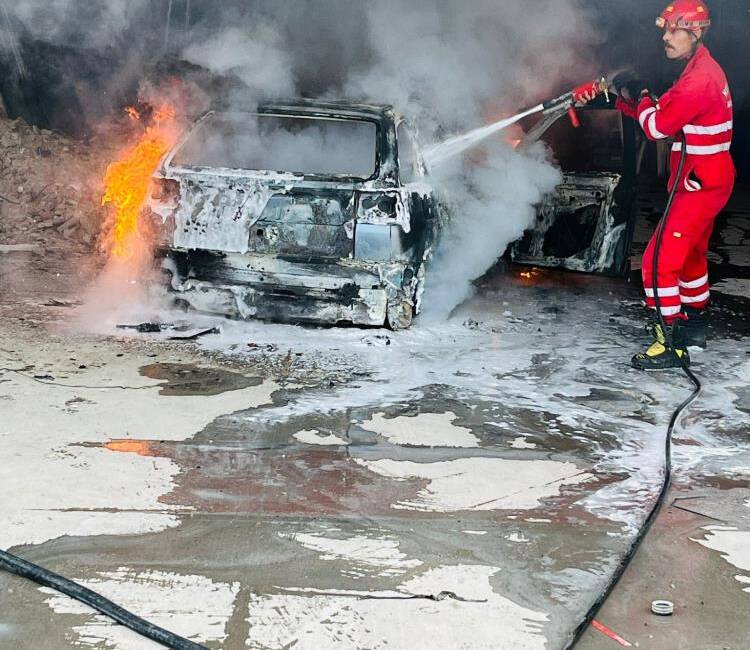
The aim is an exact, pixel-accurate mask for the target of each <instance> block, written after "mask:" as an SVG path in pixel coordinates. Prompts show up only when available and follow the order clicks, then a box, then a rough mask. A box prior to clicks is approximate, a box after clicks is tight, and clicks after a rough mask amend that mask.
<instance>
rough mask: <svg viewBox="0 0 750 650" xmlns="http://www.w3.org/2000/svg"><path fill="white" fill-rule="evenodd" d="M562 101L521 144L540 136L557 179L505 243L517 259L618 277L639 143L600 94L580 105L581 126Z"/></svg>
mask: <svg viewBox="0 0 750 650" xmlns="http://www.w3.org/2000/svg"><path fill="white" fill-rule="evenodd" d="M567 114H568V113H567V106H563V107H562V108H561V109H560V108H558V109H554V110H552V111H550V112H548V113H546V114H545V115H544V116H543V117H542V119H541V120H539V121H538V122H537V123H536V124H534V125H533V126H530V127H529V128H528V131H527V133H526V136H525V137H524V139H523V141H522V143H521V145H520V146H521V147H523V146H524V145H527V144H529V143H533V142H537V141H539V140H542V141H544V142H546V144H547V145H548V147H549V149H550V150H551V152H552V153H553V155H554V157H555V158H556V161H557V164H558V165H559V166H560V168H561V169H562V172H563V181H562V183H560V185H558V186H557V188H556V190H555V192H553V193H552V194H550V195H549V196H547V197H546V198H545V200H544V201H543V203H542V204H541V205H540V206H539V208H538V210H537V217H536V221H535V223H534V224H533V226H532V227H531V228H529V229H528V230H527V231H526V233H525V234H524V237H523V238H522V239H521V240H519V241H518V242H516V243H514V244H513V245H512V246H511V248H510V258H511V259H512V260H513V261H514V262H518V263H520V264H533V265H536V266H547V267H557V268H564V269H568V270H571V271H581V272H585V273H598V274H603V275H613V276H623V275H626V274H627V273H628V271H629V267H630V251H631V246H632V241H633V231H634V228H635V221H636V216H637V214H636V210H637V201H636V185H637V183H636V178H637V160H638V155H637V149H638V146H637V140H636V126H635V122H634V121H633V120H630V119H629V118H624V117H623V116H622V114H621V113H620V112H619V111H618V110H615V109H614V107H613V106H612V105H611V104H609V103H607V102H605V101H604V99H603V98H602V99H600V100H599V101H598V102H597V103H594V104H591V105H589V106H588V107H586V108H584V109H581V110H580V114H579V120H580V128H574V127H573V126H572V125H571V123H570V122H569V121H568V119H567Z"/></svg>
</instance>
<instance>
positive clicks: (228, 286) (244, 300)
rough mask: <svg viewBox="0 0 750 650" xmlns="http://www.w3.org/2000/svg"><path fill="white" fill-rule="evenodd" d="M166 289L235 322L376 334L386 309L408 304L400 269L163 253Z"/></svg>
mask: <svg viewBox="0 0 750 650" xmlns="http://www.w3.org/2000/svg"><path fill="white" fill-rule="evenodd" d="M162 254H163V262H162V267H163V268H164V270H165V271H167V272H168V273H169V276H170V278H169V288H170V291H171V293H172V294H173V296H174V297H175V298H176V299H177V300H179V301H181V302H182V303H183V304H185V305H187V306H189V307H191V308H193V309H195V310H197V311H201V312H207V313H215V314H222V315H227V316H231V317H235V318H245V319H247V318H257V319H261V320H272V321H282V322H310V323H326V324H335V323H341V322H349V323H353V324H355V325H372V326H378V327H380V326H382V325H383V324H384V322H385V320H386V315H387V310H388V305H389V303H393V302H394V301H396V300H403V299H407V296H408V295H410V294H411V287H412V286H413V282H414V273H413V271H412V269H411V268H410V267H409V265H408V264H406V263H403V262H388V263H381V264H376V263H371V262H359V261H355V260H350V259H343V260H327V261H326V260H315V261H303V260H299V259H283V258H280V257H277V256H270V255H269V256H265V255H257V254H239V253H237V254H234V253H230V254H222V253H210V252H205V251H178V250H174V249H169V250H165V251H163V252H162Z"/></svg>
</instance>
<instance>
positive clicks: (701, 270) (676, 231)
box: [642, 185, 732, 323]
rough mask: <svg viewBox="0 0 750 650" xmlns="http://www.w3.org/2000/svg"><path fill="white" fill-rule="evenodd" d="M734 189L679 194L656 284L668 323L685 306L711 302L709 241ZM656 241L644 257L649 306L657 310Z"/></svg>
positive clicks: (703, 305)
mask: <svg viewBox="0 0 750 650" xmlns="http://www.w3.org/2000/svg"><path fill="white" fill-rule="evenodd" d="M731 190H732V187H731V185H730V186H729V187H727V188H726V189H723V190H705V189H704V190H701V191H699V192H680V191H678V192H677V194H676V195H675V199H674V203H673V204H672V210H671V213H670V215H669V220H668V222H667V228H666V230H665V231H664V236H663V238H662V242H661V248H660V251H659V264H658V267H659V268H658V272H659V276H658V278H656V280H657V282H656V284H657V286H658V287H659V289H660V290H659V300H660V304H661V307H662V314H663V316H664V320H665V321H666V322H667V323H671V322H672V321H673V320H674V319H675V318H676V317H677V316H678V314H679V313H680V311H681V306H682V305H683V304H689V305H690V306H691V307H695V308H696V309H702V308H703V307H705V306H706V304H707V303H708V298H709V296H708V295H707V293H708V277H706V276H707V273H708V264H707V261H706V252H707V250H708V240H709V239H710V237H711V232H712V230H713V225H714V220H715V219H716V216H717V215H718V214H719V212H721V210H722V209H723V208H724V206H725V205H726V203H727V201H728V200H729V196H730V194H731ZM655 240H656V234H654V236H653V237H652V238H651V241H650V242H649V244H648V247H647V248H646V252H645V253H644V255H643V269H642V274H643V286H644V288H645V289H648V290H649V291H647V295H646V304H647V305H648V306H649V307H652V308H653V307H655V300H654V298H653V286H654V280H653V278H652V270H653V253H654V246H655V243H656V242H655ZM697 280H701V283H700V284H699V285H697V286H692V285H693V284H695V283H696V281H697ZM681 281H682V285H681V284H680V282H681ZM683 285H689V286H683ZM675 288H676V289H677V291H676V294H675ZM649 294H650V295H649ZM667 294H673V295H667ZM683 296H684V298H683ZM686 300H687V301H691V300H692V301H693V302H686Z"/></svg>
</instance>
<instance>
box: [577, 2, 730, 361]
mask: <svg viewBox="0 0 750 650" xmlns="http://www.w3.org/2000/svg"><path fill="white" fill-rule="evenodd" d="M656 25H657V27H659V28H660V29H662V30H663V32H664V36H663V41H664V49H665V52H666V55H667V58H669V59H672V60H676V61H680V62H682V63H684V69H683V71H682V73H681V75H680V77H679V79H677V81H676V82H675V83H674V85H673V86H672V88H671V89H670V90H669V91H668V92H666V93H665V94H664V95H662V96H661V97H660V98H659V99H658V100H655V99H654V98H653V97H651V95H650V94H649V92H648V90H646V89H643V84H639V83H638V82H637V80H636V79H635V78H634V77H626V76H625V77H623V76H621V77H620V78H619V79H618V78H617V77H616V78H615V80H614V81H613V86H614V88H615V91H616V92H617V93H618V99H617V108H619V109H620V110H621V111H622V112H623V113H624V114H626V115H628V116H629V117H632V118H634V119H636V120H638V122H639V123H640V125H641V127H642V128H643V131H644V133H645V134H646V137H647V138H648V139H649V140H662V139H665V138H674V139H675V142H674V144H673V145H672V154H671V158H670V167H671V170H672V172H671V176H670V179H669V185H668V189H669V190H671V189H672V188H673V187H674V186H675V185H676V193H675V198H674V203H673V204H672V209H671V211H670V214H669V216H668V222H667V229H666V230H665V232H664V236H663V239H662V241H661V246H660V249H659V251H658V259H657V262H658V277H657V278H655V280H656V281H655V282H654V278H653V277H652V272H653V255H654V248H655V237H656V236H655V235H654V237H652V238H651V241H650V242H649V244H648V247H647V248H646V252H645V253H644V256H643V268H642V276H643V286H644V289H645V292H646V303H647V305H648V306H649V307H650V308H652V309H655V308H656V304H655V300H654V290H656V291H657V292H658V296H659V303H660V306H661V314H662V317H663V319H664V323H665V324H666V327H667V330H668V331H667V332H664V331H663V330H662V327H661V325H660V324H659V323H658V318H657V319H654V320H653V322H652V324H651V325H650V326H649V329H650V330H651V332H652V333H653V336H654V342H653V343H652V344H651V345H650V347H648V349H646V350H645V352H641V353H638V354H636V355H635V356H634V357H633V359H632V365H633V366H634V367H635V368H638V369H639V370H661V369H664V368H674V367H679V366H681V365H682V362H683V360H684V362H685V363H689V362H690V358H689V355H688V351H687V348H688V347H690V346H693V345H695V346H698V347H705V346H706V326H707V322H708V316H707V307H708V303H709V298H710V292H709V284H708V262H707V259H706V254H707V252H708V241H709V239H710V237H711V233H712V231H713V226H714V221H715V219H716V217H717V215H718V214H719V212H721V210H722V209H723V208H724V206H726V204H727V202H728V201H729V197H730V195H731V193H732V189H733V188H734V180H735V176H736V172H735V168H734V164H733V162H732V158H731V156H730V153H729V148H730V146H731V143H732V127H733V122H732V120H733V115H732V96H731V94H730V91H729V85H728V83H727V78H726V75H725V74H724V71H723V70H722V69H721V67H720V66H719V64H718V63H717V62H716V61H715V60H714V58H713V57H712V56H711V54H710V53H709V51H708V48H707V47H706V46H705V45H704V44H703V38H704V36H705V35H706V31H707V30H708V28H709V27H710V25H711V17H710V14H709V10H708V7H707V6H706V5H705V4H704V3H703V2H702V1H701V0H674V2H672V4H670V5H669V6H668V7H667V8H666V9H665V10H664V11H663V12H662V14H661V16H659V18H657V20H656ZM639 86H640V88H639ZM595 96H596V92H595V90H593V89H590V90H588V91H586V92H583V93H582V94H580V95H579V96H578V97H576V99H578V100H580V101H589V100H591V99H593V98H594V97H595ZM683 147H685V149H686V158H685V164H684V167H683V171H682V174H681V176H680V178H676V175H677V169H678V164H679V160H680V157H681V154H682V148H683ZM670 342H671V343H670Z"/></svg>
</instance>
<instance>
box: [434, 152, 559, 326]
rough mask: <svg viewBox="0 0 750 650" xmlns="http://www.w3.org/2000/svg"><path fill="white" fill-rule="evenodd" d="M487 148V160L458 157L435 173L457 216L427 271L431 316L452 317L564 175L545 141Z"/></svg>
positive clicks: (524, 227)
mask: <svg viewBox="0 0 750 650" xmlns="http://www.w3.org/2000/svg"><path fill="white" fill-rule="evenodd" d="M483 153H484V154H485V160H483V161H482V162H481V163H475V162H471V161H469V160H467V159H465V158H454V159H452V160H449V161H446V162H445V163H444V164H443V165H441V166H440V167H438V168H436V170H435V173H434V174H433V182H434V183H435V184H436V185H437V186H438V187H441V188H442V191H443V192H444V193H445V194H446V195H447V196H448V197H449V198H450V200H451V203H452V207H453V218H452V220H451V221H450V223H449V224H448V227H447V231H446V232H445V233H444V234H443V237H442V239H441V241H440V244H439V246H438V249H437V251H436V254H435V258H434V260H433V262H432V264H431V265H430V269H429V272H428V274H427V284H426V291H425V297H424V316H425V317H426V318H427V319H430V320H433V319H443V318H445V317H447V316H448V315H449V314H450V312H451V310H452V309H453V308H454V307H455V306H456V305H458V304H460V303H461V302H462V301H464V300H466V299H467V298H469V297H470V296H471V294H472V291H473V285H472V280H475V279H476V278H478V277H479V276H481V275H482V274H484V272H485V271H487V269H489V268H490V267H491V266H492V265H493V264H494V263H495V262H496V261H497V260H498V258H499V257H500V256H501V255H502V254H503V253H504V252H505V248H506V247H507V245H508V244H509V243H510V242H512V241H514V240H516V239H518V238H519V237H521V236H522V235H523V232H524V230H525V229H526V228H528V227H529V226H531V224H532V223H533V220H534V215H535V209H534V206H535V205H536V204H537V203H539V202H540V201H541V199H542V197H543V196H544V195H545V193H547V192H550V191H551V190H552V189H554V187H555V186H556V185H557V184H558V183H559V182H560V181H561V180H562V176H561V174H560V172H559V171H558V170H557V169H555V168H554V167H553V166H552V165H550V164H549V162H548V161H547V159H546V152H545V151H544V149H543V148H542V146H541V145H539V146H537V147H532V148H531V149H530V150H528V151H526V152H525V153H524V154H523V155H522V154H519V153H517V152H515V151H514V150H512V149H510V148H509V147H507V146H505V145H504V144H502V143H499V142H495V143H492V144H491V145H489V146H487V147H485V150H484V152H483Z"/></svg>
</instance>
